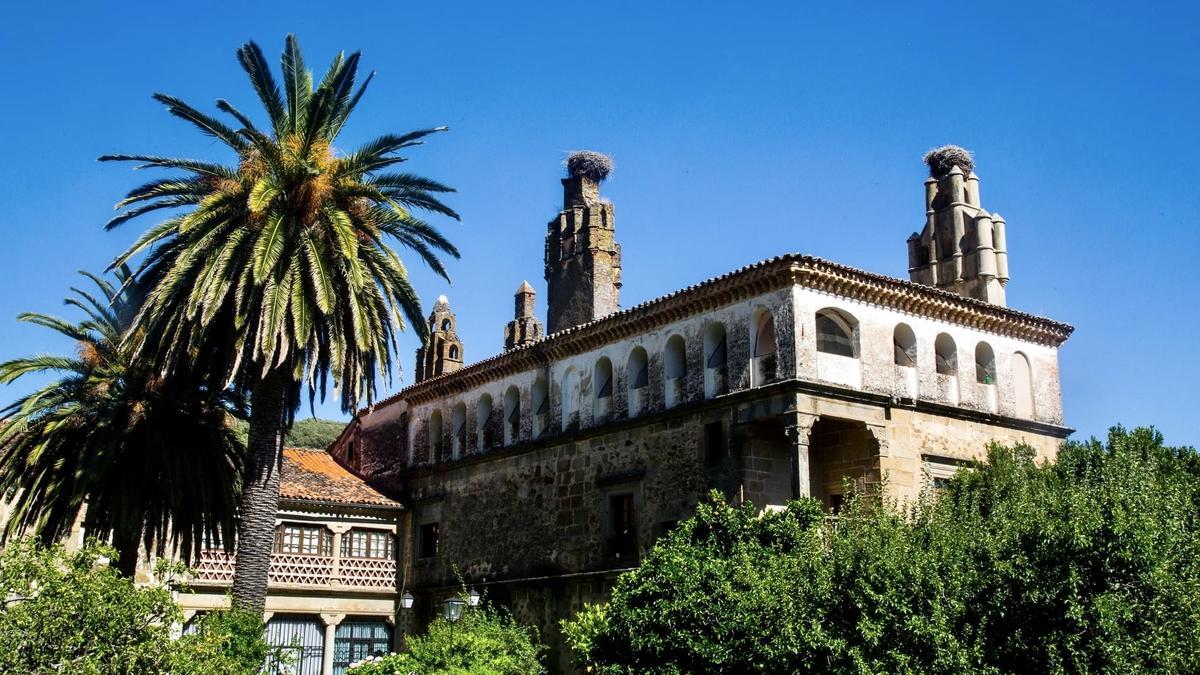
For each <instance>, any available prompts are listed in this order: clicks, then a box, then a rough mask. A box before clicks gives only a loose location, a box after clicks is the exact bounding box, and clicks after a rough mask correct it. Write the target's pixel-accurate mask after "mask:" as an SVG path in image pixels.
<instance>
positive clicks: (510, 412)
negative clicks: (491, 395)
mask: <svg viewBox="0 0 1200 675" xmlns="http://www.w3.org/2000/svg"><path fill="white" fill-rule="evenodd" d="M520 437H521V392H520V390H519V389H517V386H516V385H515V384H514V385H511V386H510V387H509V388H508V390H507V391H505V392H504V444H505V445H512V444H514V443H516V442H517V440H518V439H519V438H520Z"/></svg>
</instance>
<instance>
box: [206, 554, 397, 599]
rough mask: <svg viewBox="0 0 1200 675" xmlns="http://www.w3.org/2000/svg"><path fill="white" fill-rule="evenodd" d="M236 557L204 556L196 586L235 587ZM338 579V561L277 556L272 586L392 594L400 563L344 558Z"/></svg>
mask: <svg viewBox="0 0 1200 675" xmlns="http://www.w3.org/2000/svg"><path fill="white" fill-rule="evenodd" d="M236 558H237V556H236V555H232V554H229V553H226V552H224V551H221V550H209V551H203V552H201V553H200V561H199V562H198V563H197V564H196V565H195V566H194V567H193V568H192V583H193V584H196V585H199V586H227V585H229V584H231V583H233V569H234V565H235V563H236ZM337 567H338V568H339V569H338V574H337V575H336V576H335V575H334V573H333V570H334V559H333V558H327V557H324V556H315V555H293V554H286V553H274V554H272V555H271V571H270V576H269V577H268V579H269V582H270V583H271V584H273V585H274V584H281V585H284V584H285V585H288V586H323V587H331V586H334V585H341V586H343V587H347V588H356V589H364V590H388V589H394V588H395V587H396V561H395V560H376V559H372V558H342V559H341V560H339V561H338V565H337Z"/></svg>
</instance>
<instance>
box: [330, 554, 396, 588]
mask: <svg viewBox="0 0 1200 675" xmlns="http://www.w3.org/2000/svg"><path fill="white" fill-rule="evenodd" d="M340 568H341V569H340V571H341V575H340V576H341V580H342V585H343V586H349V587H352V588H372V589H389V588H395V587H396V561H395V560H379V559H374V558H342V560H341V564H340Z"/></svg>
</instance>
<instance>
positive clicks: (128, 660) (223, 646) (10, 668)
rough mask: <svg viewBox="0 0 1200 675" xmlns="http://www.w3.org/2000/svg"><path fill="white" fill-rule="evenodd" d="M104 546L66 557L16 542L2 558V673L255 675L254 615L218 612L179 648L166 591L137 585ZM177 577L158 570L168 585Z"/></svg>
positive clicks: (258, 621) (258, 637)
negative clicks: (121, 571) (113, 562)
mask: <svg viewBox="0 0 1200 675" xmlns="http://www.w3.org/2000/svg"><path fill="white" fill-rule="evenodd" d="M115 554H116V553H115V551H114V549H112V547H110V546H106V545H102V544H97V543H94V542H91V543H88V544H87V545H85V546H84V547H83V548H82V549H80V550H78V551H74V552H69V551H67V550H65V549H64V548H63V547H61V546H55V547H52V548H42V547H40V546H38V545H36V544H35V543H34V542H33V541H31V540H21V541H15V542H12V543H10V544H9V546H8V547H7V548H6V549H5V551H4V554H3V557H0V602H2V603H3V604H2V605H0V673H38V674H40V673H81V674H89V675H93V674H94V675H101V674H104V675H107V674H109V673H111V674H114V675H115V674H117V673H121V674H125V673H139V674H141V673H146V674H166V673H170V674H172V675H228V674H229V673H255V672H259V670H260V669H261V667H262V664H263V662H264V661H265V658H266V655H267V652H268V651H269V647H268V646H267V644H266V641H265V640H264V639H263V622H262V618H261V616H260V615H257V614H251V613H248V612H215V613H212V614H210V615H207V616H206V617H204V618H203V619H202V620H201V621H199V622H198V626H197V630H196V631H194V632H193V633H191V634H189V635H186V636H184V637H182V638H180V639H178V640H174V639H172V627H173V626H174V625H176V624H177V623H178V622H180V620H181V619H182V613H181V612H180V610H179V607H178V605H176V604H175V602H174V600H173V599H172V589H171V588H170V587H169V586H167V585H154V584H145V585H140V586H139V585H135V584H134V582H133V581H132V580H131V579H129V578H128V577H125V576H122V575H121V574H119V573H118V572H117V570H116V569H115V568H113V567H111V566H110V565H109V564H108V562H107V560H108V559H111V558H112V557H113V556H114V555H115ZM178 571H179V570H178V568H171V567H170V566H166V565H164V566H161V567H160V572H162V573H163V576H164V577H167V578H169V577H170V574H171V573H173V572H178Z"/></svg>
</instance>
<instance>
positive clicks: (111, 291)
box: [0, 268, 245, 574]
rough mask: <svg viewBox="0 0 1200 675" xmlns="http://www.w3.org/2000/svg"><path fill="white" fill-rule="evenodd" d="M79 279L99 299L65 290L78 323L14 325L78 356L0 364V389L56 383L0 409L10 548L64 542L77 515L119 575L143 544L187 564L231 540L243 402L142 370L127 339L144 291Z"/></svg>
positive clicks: (185, 376) (120, 281) (1, 479)
mask: <svg viewBox="0 0 1200 675" xmlns="http://www.w3.org/2000/svg"><path fill="white" fill-rule="evenodd" d="M85 276H87V277H88V278H89V279H90V280H91V281H92V282H93V283H95V285H96V286H97V288H98V290H99V293H98V294H97V293H95V292H94V291H88V290H84V289H83V288H75V289H72V290H73V291H74V294H73V295H72V296H71V297H69V298H67V300H66V304H68V305H70V306H72V307H73V308H75V309H76V310H79V311H81V312H82V313H83V317H82V319H80V320H79V321H77V322H71V321H68V320H65V319H60V318H57V317H54V316H48V315H45V314H35V313H26V314H22V315H21V316H20V319H21V320H23V321H28V322H30V323H33V324H35V325H38V326H42V327H45V328H48V329H50V330H53V331H55V332H57V333H59V334H61V335H63V336H65V337H67V338H69V339H71V340H72V341H74V342H75V354H73V355H71V356H51V355H38V356H31V357H26V358H19V359H14V360H11V361H8V362H6V363H2V364H0V383H10V382H13V381H15V380H17V379H19V378H22V377H25V376H28V375H30V374H35V373H53V374H55V375H57V379H55V380H52V381H51V382H50V383H48V384H46V385H44V386H42V387H40V388H38V389H37V390H35V391H34V392H33V393H30V394H28V395H26V396H23V397H21V398H19V399H17V400H16V401H15V402H13V403H12V404H10V405H8V406H7V407H5V408H4V409H3V410H0V424H2V426H0V499H4V500H6V501H10V503H11V512H10V514H9V518H8V522H7V523H5V529H4V536H5V538H10V537H12V536H14V535H23V534H34V535H36V536H38V537H39V538H40V539H41V540H42V541H43V543H46V544H49V543H54V542H57V541H60V540H62V539H63V538H64V537H66V536H67V535H68V534H69V533H70V531H71V528H72V527H73V526H74V525H75V523H76V521H77V520H78V519H79V517H80V513H81V511H83V513H84V515H83V527H84V530H85V531H86V533H87V534H88V535H91V536H95V537H99V538H108V537H110V536H111V537H112V539H113V542H114V545H115V546H116V547H117V549H118V551H119V553H120V567H121V569H122V570H123V571H124V572H125V573H126V574H132V573H133V568H134V565H135V564H136V561H137V556H138V550H139V544H141V545H142V547H143V548H145V550H148V551H149V550H157V551H158V552H160V553H162V552H164V551H165V550H166V549H175V550H177V551H178V552H179V553H181V554H182V555H183V556H184V557H188V556H190V555H191V554H192V553H193V552H194V551H196V550H198V549H199V548H201V547H202V546H203V544H204V541H205V540H206V539H207V540H209V541H227V542H228V541H233V529H234V523H235V515H236V506H237V497H238V490H239V489H240V486H241V471H242V462H243V457H244V452H245V445H244V443H243V442H241V441H240V440H239V439H238V438H237V437H236V435H235V434H234V432H233V429H232V427H231V425H230V422H231V421H232V420H233V419H234V416H236V415H241V414H244V413H243V412H242V405H241V400H240V398H238V397H237V396H234V395H232V394H230V393H229V392H226V391H224V390H212V389H208V388H206V387H204V386H203V385H202V383H201V381H200V380H199V379H197V378H193V377H192V376H191V373H190V371H187V370H181V371H179V372H177V373H176V374H175V375H174V376H173V377H171V378H163V377H162V376H161V375H160V373H158V372H157V371H155V369H154V368H153V367H152V366H150V365H149V364H146V363H145V362H143V361H141V360H139V359H138V358H137V357H136V356H135V355H134V354H133V352H132V350H131V348H130V346H129V345H128V344H127V343H126V342H125V341H124V337H125V334H126V332H127V331H128V330H129V327H130V325H131V322H132V319H133V315H134V313H135V312H137V309H138V306H139V303H140V300H141V286H140V285H139V284H137V283H136V282H135V281H134V280H133V279H131V278H130V275H129V272H128V270H126V269H124V268H120V269H118V270H117V273H116V275H115V277H114V278H113V279H111V280H110V279H105V278H103V277H99V276H95V275H91V274H86V275H85ZM85 504H86V509H84V505H85Z"/></svg>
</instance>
